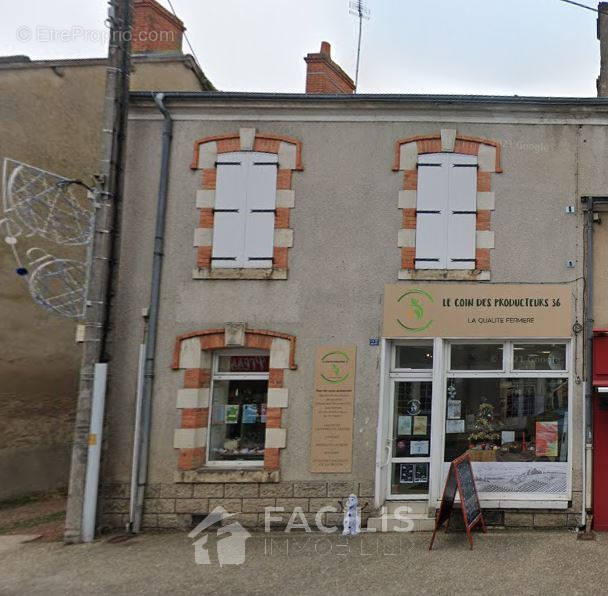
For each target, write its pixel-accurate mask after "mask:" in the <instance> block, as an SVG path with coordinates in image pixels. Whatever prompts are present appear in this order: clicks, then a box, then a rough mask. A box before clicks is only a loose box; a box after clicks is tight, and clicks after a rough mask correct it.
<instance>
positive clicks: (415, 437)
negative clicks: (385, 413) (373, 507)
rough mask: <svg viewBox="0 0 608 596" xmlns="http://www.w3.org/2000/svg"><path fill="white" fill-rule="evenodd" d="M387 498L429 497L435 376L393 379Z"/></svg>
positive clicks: (419, 498) (421, 498)
mask: <svg viewBox="0 0 608 596" xmlns="http://www.w3.org/2000/svg"><path fill="white" fill-rule="evenodd" d="M391 393H392V399H391V401H392V408H391V420H390V423H389V433H390V435H389V436H390V453H391V456H390V462H389V466H388V474H389V479H388V482H387V486H388V495H387V497H388V498H392V499H418V500H423V499H424V500H426V499H428V496H429V485H430V479H431V469H430V468H431V414H432V407H433V399H432V396H433V381H432V378H424V377H421V378H416V379H414V378H408V379H407V380H401V379H400V380H396V379H395V380H392V392H391Z"/></svg>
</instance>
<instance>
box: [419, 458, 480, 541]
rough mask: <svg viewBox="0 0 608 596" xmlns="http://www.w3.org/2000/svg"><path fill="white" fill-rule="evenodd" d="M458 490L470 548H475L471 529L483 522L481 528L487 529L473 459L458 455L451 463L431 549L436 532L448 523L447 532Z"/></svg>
mask: <svg viewBox="0 0 608 596" xmlns="http://www.w3.org/2000/svg"><path fill="white" fill-rule="evenodd" d="M456 491H458V495H459V496H460V509H461V511H462V518H463V520H464V528H465V530H466V533H467V538H468V539H469V544H470V548H471V549H472V548H473V536H472V534H471V530H472V529H473V528H474V527H475V526H477V525H478V524H481V529H482V530H483V531H484V532H485V531H486V524H485V522H484V521H483V515H482V513H481V507H480V506H479V499H478V497H477V488H476V486H475V478H473V468H472V467H471V460H470V459H469V456H468V455H467V454H466V453H465V454H464V455H461V456H460V457H457V458H456V459H455V460H454V461H453V462H452V463H451V464H450V471H449V472H448V477H447V480H446V481H445V488H444V489H443V498H442V499H441V507H440V508H439V511H438V513H437V517H436V518H435V529H434V530H433V537H432V538H431V544H430V545H429V550H431V549H432V548H433V542H434V541H435V534H436V533H437V530H438V529H439V528H440V527H441V526H442V525H443V524H444V523H446V522H447V523H446V526H445V529H446V532H447V530H448V527H449V525H450V514H451V513H452V509H453V508H454V500H455V498H456Z"/></svg>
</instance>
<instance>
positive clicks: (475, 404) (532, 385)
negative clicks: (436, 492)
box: [445, 378, 568, 462]
mask: <svg viewBox="0 0 608 596" xmlns="http://www.w3.org/2000/svg"><path fill="white" fill-rule="evenodd" d="M447 397H448V399H447V412H446V442H445V461H452V460H453V459H455V458H456V457H458V456H459V455H462V454H463V453H465V452H467V453H468V454H469V456H470V457H471V459H472V460H473V461H482V462H556V461H562V462H563V461H567V459H568V422H567V420H568V380H567V379H565V378H535V379H533V378H464V379H450V380H449V381H448V396H447Z"/></svg>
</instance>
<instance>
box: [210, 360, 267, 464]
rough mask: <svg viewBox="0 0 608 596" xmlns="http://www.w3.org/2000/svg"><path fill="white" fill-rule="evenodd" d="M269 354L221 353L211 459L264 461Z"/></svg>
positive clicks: (215, 386)
mask: <svg viewBox="0 0 608 596" xmlns="http://www.w3.org/2000/svg"><path fill="white" fill-rule="evenodd" d="M267 395H268V356H265V355H241V354H238V355H229V356H226V355H220V356H219V357H218V358H217V367H216V372H215V374H214V378H213V386H212V403H211V416H210V420H209V451H208V461H209V462H211V463H212V462H230V461H232V462H237V461H238V462H254V463H255V462H262V461H263V460H264V441H265V433H266V400H267Z"/></svg>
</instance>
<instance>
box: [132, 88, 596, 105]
mask: <svg viewBox="0 0 608 596" xmlns="http://www.w3.org/2000/svg"><path fill="white" fill-rule="evenodd" d="M164 96H165V99H166V100H169V101H175V102H180V101H196V100H200V101H208V100H211V101H231V100H235V101H236V100H239V101H251V102H254V101H276V102H289V101H294V102H310V103H319V102H326V103H354V104H357V103H365V102H377V103H443V104H471V105H480V104H492V103H494V104H508V105H556V106H575V107H576V106H608V97H560V96H556V97H552V96H534V95H532V96H518V95H514V96H513V95H449V94H438V95H428V94H415V93H412V94H384V93H365V94H363V93H357V94H321V93H315V94H307V93H265V92H262V93H250V92H240V91H213V92H206V91H202V92H199V91H166V92H164ZM130 98H131V99H132V100H134V101H140V100H150V101H151V96H150V93H149V92H146V91H134V92H131V93H130Z"/></svg>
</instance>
